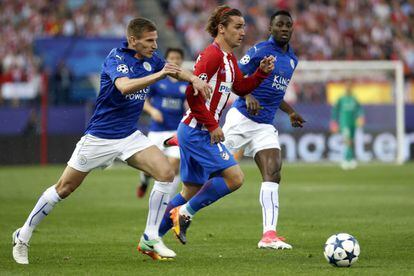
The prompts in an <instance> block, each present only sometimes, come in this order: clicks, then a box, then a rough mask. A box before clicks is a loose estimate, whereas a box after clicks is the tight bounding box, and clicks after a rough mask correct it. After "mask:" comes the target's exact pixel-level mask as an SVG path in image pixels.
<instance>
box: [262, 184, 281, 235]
mask: <svg viewBox="0 0 414 276" xmlns="http://www.w3.org/2000/svg"><path fill="white" fill-rule="evenodd" d="M259 201H260V204H261V205H262V215H263V233H266V232H267V231H270V230H272V231H276V225H277V218H278V216H279V184H278V183H276V182H262V187H261V189H260V197H259Z"/></svg>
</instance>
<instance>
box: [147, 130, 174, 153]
mask: <svg viewBox="0 0 414 276" xmlns="http://www.w3.org/2000/svg"><path fill="white" fill-rule="evenodd" d="M176 133H177V132H176V131H175V130H172V131H150V132H148V139H150V140H151V142H152V143H154V145H156V146H157V147H158V148H159V149H160V150H161V151H162V152H163V153H164V154H165V155H166V156H169V157H173V158H177V159H180V148H179V147H168V148H166V147H164V141H165V140H166V139H168V138H170V137H171V136H173V135H174V134H176Z"/></svg>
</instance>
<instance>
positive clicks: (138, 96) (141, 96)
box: [125, 87, 149, 101]
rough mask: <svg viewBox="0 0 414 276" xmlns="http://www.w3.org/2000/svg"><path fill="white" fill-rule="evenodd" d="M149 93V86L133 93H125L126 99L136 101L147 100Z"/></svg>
mask: <svg viewBox="0 0 414 276" xmlns="http://www.w3.org/2000/svg"><path fill="white" fill-rule="evenodd" d="M148 93H149V87H145V88H144V89H141V90H138V91H137V92H135V93H133V94H128V95H125V99H127V100H130V101H135V100H139V101H145V99H146V98H147V95H148Z"/></svg>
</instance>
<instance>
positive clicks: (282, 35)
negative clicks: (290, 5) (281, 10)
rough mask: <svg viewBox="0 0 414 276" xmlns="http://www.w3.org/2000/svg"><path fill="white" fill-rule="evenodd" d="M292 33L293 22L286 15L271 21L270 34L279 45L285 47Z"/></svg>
mask: <svg viewBox="0 0 414 276" xmlns="http://www.w3.org/2000/svg"><path fill="white" fill-rule="evenodd" d="M292 32H293V21H292V18H290V17H289V16H287V15H283V14H281V15H278V16H276V17H275V18H274V19H273V22H272V25H271V26H270V33H271V34H272V36H273V38H274V39H275V41H276V42H277V43H279V44H281V45H285V44H287V43H288V42H289V40H290V37H291V36H292Z"/></svg>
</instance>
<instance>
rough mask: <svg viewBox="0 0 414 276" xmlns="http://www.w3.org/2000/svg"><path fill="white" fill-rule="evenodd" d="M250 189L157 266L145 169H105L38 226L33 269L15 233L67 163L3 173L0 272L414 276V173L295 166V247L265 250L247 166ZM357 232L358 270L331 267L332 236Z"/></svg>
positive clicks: (289, 172)
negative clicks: (146, 248) (140, 247)
mask: <svg viewBox="0 0 414 276" xmlns="http://www.w3.org/2000/svg"><path fill="white" fill-rule="evenodd" d="M242 168H243V171H244V172H245V176H246V181H245V184H244V186H243V187H242V188H241V189H240V190H238V191H237V192H235V193H234V194H231V195H229V196H227V197H225V198H224V199H222V200H221V201H219V202H217V203H215V204H214V205H212V206H209V207H208V208H205V209H203V210H202V211H200V212H199V213H198V214H197V215H196V217H195V218H194V220H193V223H192V225H191V227H190V228H189V231H188V235H187V237H188V243H187V244H186V245H181V244H179V243H178V241H176V240H175V239H174V238H173V237H172V235H171V233H169V234H167V236H166V238H165V243H166V244H167V245H168V246H169V247H170V248H171V249H173V250H174V251H175V252H176V253H177V257H176V259H175V260H174V261H165V262H155V261H152V260H151V259H149V258H148V257H147V256H144V255H141V254H140V253H139V252H137V250H136V246H137V241H138V240H139V238H140V235H141V233H142V231H143V229H144V226H145V221H146V214H147V205H148V196H147V197H146V198H145V199H137V198H136V196H135V189H136V185H137V180H138V173H137V171H135V170H132V169H129V168H123V167H117V168H114V169H110V170H104V171H101V170H96V171H94V172H92V173H91V175H89V177H88V178H87V179H86V181H85V182H84V184H83V185H82V186H81V187H80V188H79V189H78V190H77V191H76V192H75V193H74V194H73V195H72V196H70V197H69V198H68V199H66V200H64V201H63V202H61V203H60V204H59V205H58V206H57V207H56V208H55V209H54V210H53V211H52V213H51V214H50V215H49V216H48V217H47V218H46V219H45V220H44V221H43V223H42V224H41V225H40V226H39V227H38V229H37V230H36V232H35V233H34V235H33V238H32V240H31V247H30V249H29V260H30V265H28V266H22V265H17V264H15V263H14V261H13V260H12V256H11V234H12V232H13V231H14V230H15V229H16V228H17V227H20V226H21V225H22V224H23V222H24V220H25V218H26V217H27V215H28V213H29V212H30V210H31V209H32V208H33V206H34V204H35V202H36V200H37V198H38V197H39V196H40V194H41V193H42V192H43V191H44V190H45V189H46V188H47V187H49V186H50V185H51V184H53V183H54V182H55V181H56V180H57V177H58V176H59V175H60V173H61V172H62V170H63V166H49V167H1V168H0V274H1V275H7V274H15V275H21V274H36V275H62V274H65V275H66V274H70V275H79V274H81V275H85V274H92V275H107V274H111V275H121V274H123V275H146V274H150V275H281V274H283V275H296V274H298V273H300V274H307V275H345V274H346V275H347V274H350V273H351V274H353V275H373V274H375V275H378V274H382V275H390V274H393V275H409V274H411V275H412V274H414V250H413V248H414V230H413V229H414V167H413V164H406V165H404V166H394V165H380V164H371V165H362V166H360V167H358V168H357V169H356V170H354V171H342V170H341V169H340V168H339V167H336V166H334V165H329V164H325V165H324V164H317V165H306V164H304V165H298V164H292V165H289V164H287V165H285V166H284V168H283V174H282V179H283V180H282V185H281V188H280V197H279V198H280V215H279V223H278V231H279V234H280V235H282V236H285V237H286V238H287V241H288V242H289V243H291V244H292V245H293V250H291V251H286V250H285V251H274V250H261V249H257V242H258V241H259V239H260V237H261V229H262V225H261V223H262V222H261V221H262V219H261V208H260V205H259V202H258V196H259V188H260V175H259V173H258V171H257V169H256V168H255V166H254V164H252V163H243V165H242ZM338 232H346V233H349V234H351V235H354V236H355V237H356V238H357V240H358V241H359V243H360V246H361V255H360V258H359V260H358V262H357V263H356V264H355V265H353V266H352V267H350V268H336V267H332V266H330V265H329V264H328V263H327V262H326V260H325V259H324V257H323V245H324V243H325V241H326V239H327V238H328V237H329V236H330V235H332V234H335V233H338Z"/></svg>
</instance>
